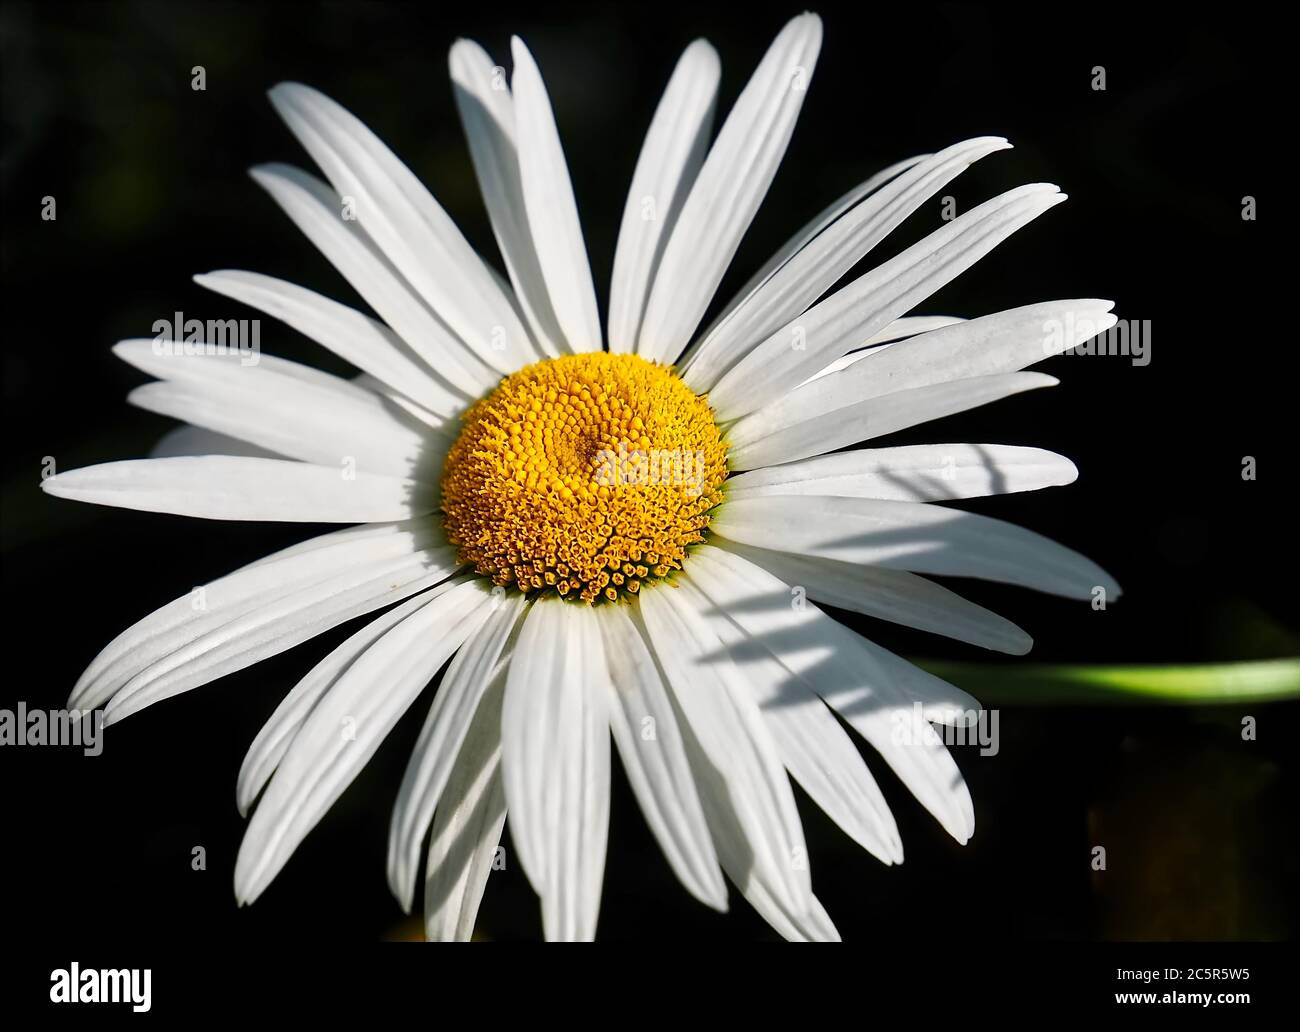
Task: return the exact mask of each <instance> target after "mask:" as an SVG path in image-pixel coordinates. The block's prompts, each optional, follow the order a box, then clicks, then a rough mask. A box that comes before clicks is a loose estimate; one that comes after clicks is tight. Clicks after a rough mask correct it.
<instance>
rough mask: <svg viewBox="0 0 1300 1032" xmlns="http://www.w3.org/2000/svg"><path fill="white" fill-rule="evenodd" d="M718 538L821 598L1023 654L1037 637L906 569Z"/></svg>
mask: <svg viewBox="0 0 1300 1032" xmlns="http://www.w3.org/2000/svg"><path fill="white" fill-rule="evenodd" d="M717 544H718V547H720V548H725V549H727V550H728V551H731V552H735V553H736V554H737V555H742V556H744V557H745V558H746V559H748V560H749V561H750V562H752V563H754V564H756V565H758V566H761V567H763V569H765V570H767V571H768V572H769V573H771V574H773V575H774V576H776V577H779V578H781V580H783V581H785V583H787V584H789V585H790V586H791V589H792V590H793V589H796V588H798V589H802V590H804V591H806V592H807V594H808V597H809V598H811V599H814V600H816V601H818V602H825V603H826V604H828V605H832V606H838V607H839V608H840V609H849V610H852V611H853V612H857V613H863V614H865V615H867V616H874V617H876V618H877V619H880V620H888V621H890V622H891V623H896V624H902V625H904V626H905V627H915V628H917V629H918V630H922V631H929V632H930V633H932V634H942V635H944V636H945V637H948V638H955V639H957V640H958V641H965V642H969V643H970V644H972V645H979V646H980V647H982V648H986V649H994V650H996V651H998V652H1007V653H1010V654H1011V655H1013V656H1023V655H1024V654H1025V653H1026V652H1028V651H1029V650H1030V648H1031V647H1032V646H1033V639H1032V638H1030V637H1029V635H1028V634H1026V633H1025V632H1024V631H1022V630H1021V629H1020V628H1019V627H1017V626H1016V625H1015V624H1013V623H1012V622H1011V621H1010V620H1007V619H1004V618H1003V617H1001V616H998V615H997V613H993V612H990V611H989V610H987V609H985V608H984V607H983V606H977V605H976V604H975V603H974V602H968V601H967V600H966V599H964V598H962V597H961V596H960V595H958V594H957V593H956V592H953V591H949V590H948V589H947V588H944V587H940V586H939V585H938V584H935V583H934V582H933V581H929V580H926V579H925V578H924V577H918V576H917V575H916V574H914V573H908V572H907V571H906V570H889V569H886V568H885V567H883V566H864V565H862V564H860V563H845V562H839V561H837V560H834V559H820V558H817V557H816V556H808V555H794V554H793V553H791V552H778V551H775V550H773V549H769V548H753V547H751V546H749V545H742V544H738V543H737V542H735V541H727V540H726V539H725V538H719V539H718V541H717Z"/></svg>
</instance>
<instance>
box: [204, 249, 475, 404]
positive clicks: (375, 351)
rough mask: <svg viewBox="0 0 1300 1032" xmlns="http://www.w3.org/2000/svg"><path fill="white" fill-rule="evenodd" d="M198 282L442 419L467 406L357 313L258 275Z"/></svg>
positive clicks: (232, 274)
mask: <svg viewBox="0 0 1300 1032" xmlns="http://www.w3.org/2000/svg"><path fill="white" fill-rule="evenodd" d="M194 282H195V283H197V284H198V285H199V286H201V287H206V288H207V289H208V290H214V291H216V292H217V293H218V294H224V295H225V296H226V297H231V298H234V299H235V300H236V301H242V302H243V303H244V304H246V305H251V306H252V307H254V308H257V309H259V310H260V311H263V312H265V313H266V314H267V315H270V316H273V317H274V318H276V319H279V320H281V321H282V322H285V323H287V324H288V325H289V326H292V327H293V328H294V329H295V330H297V331H298V332H299V333H302V334H303V335H305V336H307V337H310V338H311V339H312V340H314V341H316V342H317V343H318V344H320V345H322V346H323V347H326V348H328V349H329V350H330V351H332V352H334V353H335V354H336V355H338V356H339V357H341V358H344V359H346V360H347V361H349V362H351V363H352V364H353V365H354V366H356V367H357V368H358V369H360V370H362V371H363V372H366V373H369V374H370V375H371V376H373V377H375V378H376V379H377V380H379V381H381V382H382V383H384V384H385V385H386V386H388V387H390V388H392V389H393V390H396V391H400V392H401V393H402V394H404V395H406V396H407V397H409V398H411V399H412V400H413V401H417V402H419V403H420V404H421V405H423V406H424V407H425V408H427V409H429V411H431V412H434V413H436V414H437V415H439V416H442V417H443V418H448V417H450V416H454V415H456V414H457V413H458V412H460V411H461V410H462V409H463V408H464V407H465V396H464V395H463V394H461V393H460V392H459V391H458V390H456V388H454V387H452V386H451V385H450V384H448V383H447V382H446V381H445V380H442V379H441V378H440V377H439V376H438V375H437V374H436V373H434V372H433V371H432V370H431V369H429V367H428V365H427V364H426V363H425V362H424V360H423V359H421V358H420V357H419V355H418V354H416V352H415V351H413V350H412V349H411V346H410V345H409V344H407V343H406V342H405V341H404V340H402V338H401V337H399V336H398V335H397V334H396V333H394V332H393V331H392V330H390V329H389V328H388V327H387V326H385V325H384V324H383V323H381V322H378V321H377V320H375V319H371V318H370V317H369V316H367V315H363V314H362V313H361V312H358V311H357V310H356V309H355V308H349V307H348V306H347V305H341V304H339V303H338V302H337V301H332V300H331V299H329V298H327V297H324V296H323V295H321V294H317V293H316V292H315V291H311V290H308V289H306V288H305V287H299V286H296V285H295V284H293V283H287V282H285V281H284V280H279V279H274V278H272V277H270V276H263V275H260V274H259V273H256V272H240V271H237V270H224V271H221V272H209V273H206V274H204V275H200V276H195V277H194Z"/></svg>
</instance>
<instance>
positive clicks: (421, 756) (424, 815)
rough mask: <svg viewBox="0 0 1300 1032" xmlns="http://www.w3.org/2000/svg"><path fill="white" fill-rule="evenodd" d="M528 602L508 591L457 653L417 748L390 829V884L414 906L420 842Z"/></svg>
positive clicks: (407, 906)
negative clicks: (510, 594)
mask: <svg viewBox="0 0 1300 1032" xmlns="http://www.w3.org/2000/svg"><path fill="white" fill-rule="evenodd" d="M525 608H526V605H525V602H524V597H523V595H520V594H515V595H512V596H509V597H506V596H502V597H501V599H500V603H499V605H498V606H497V608H496V610H495V611H494V612H493V613H492V614H491V615H490V616H489V617H488V618H487V620H486V621H485V622H484V624H483V626H482V627H480V628H479V629H478V631H477V632H475V634H474V636H473V637H472V638H470V639H469V640H468V641H467V642H466V643H465V645H464V647H463V648H462V649H461V650H460V651H459V652H458V653H457V654H456V658H455V659H453V660H452V662H451V665H450V666H449V667H448V668H447V673H446V674H445V675H444V677H443V679H442V684H441V685H440V686H439V688H438V693H437V694H436V695H435V696H434V699H433V705H432V706H431V707H430V708H429V715H428V717H427V718H426V720H425V722H424V728H423V730H422V731H421V732H420V739H419V741H418V742H416V745H415V749H414V750H413V751H412V752H411V759H410V762H409V763H408V764H407V767H406V775H405V776H404V777H403V778H402V787H401V788H400V789H399V791H398V793H397V803H396V805H395V806H394V807H393V818H392V821H391V822H390V824H389V832H388V885H389V888H390V889H392V892H393V895H394V896H396V897H397V901H398V902H399V903H400V904H401V905H402V909H403V910H406V911H410V909H411V901H412V899H413V898H414V896H415V881H416V877H417V874H418V871H419V862H420V843H421V842H423V841H424V836H425V833H426V832H427V831H428V830H429V824H430V822H431V821H432V820H433V813H434V810H435V808H436V807H437V806H438V805H439V799H440V798H441V797H442V793H443V790H444V789H445V788H446V786H447V782H448V779H449V778H450V777H451V773H452V768H453V766H454V765H455V763H456V762H457V756H458V755H459V754H460V751H461V746H462V745H463V744H464V742H465V736H466V735H467V734H468V733H469V728H470V724H471V722H472V721H473V720H474V715H475V714H476V713H477V712H478V708H479V705H480V703H481V702H482V700H483V697H484V693H485V692H486V691H487V690H488V686H489V685H491V684H492V681H493V679H494V678H495V677H496V674H497V672H498V669H500V670H504V668H505V664H504V663H503V662H502V650H504V649H505V648H506V644H507V642H508V640H509V638H510V636H511V633H512V632H513V631H514V630H515V628H516V626H517V624H518V623H519V619H520V617H521V616H522V615H523V613H524V610H525Z"/></svg>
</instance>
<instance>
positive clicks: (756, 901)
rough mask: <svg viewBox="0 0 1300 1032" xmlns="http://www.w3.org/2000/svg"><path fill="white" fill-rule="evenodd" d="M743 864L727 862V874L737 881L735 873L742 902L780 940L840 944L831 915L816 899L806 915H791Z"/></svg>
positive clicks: (815, 898)
mask: <svg viewBox="0 0 1300 1032" xmlns="http://www.w3.org/2000/svg"><path fill="white" fill-rule="evenodd" d="M743 863H744V861H743V860H739V859H737V860H734V861H730V860H729V861H728V867H727V873H728V874H730V875H731V877H732V878H733V879H735V878H736V876H737V873H738V874H739V875H740V878H741V889H740V891H741V892H742V893H743V894H744V897H745V899H747V900H748V901H749V905H750V906H752V907H753V908H754V909H755V910H756V911H758V915H759V917H761V918H762V919H763V920H764V921H766V922H767V923H768V924H770V925H771V926H772V927H773V928H774V929H775V930H776V932H777V933H778V934H779V935H781V937H782V938H784V939H786V940H787V941H788V942H839V941H840V933H839V931H838V930H837V929H836V927H835V925H834V924H832V923H831V918H830V915H829V914H828V913H826V908H825V907H823V906H822V905H821V901H820V900H818V899H817V897H816V896H814V897H813V900H812V905H811V906H810V907H809V908H808V910H807V911H805V912H804V913H801V914H795V913H791V912H790V911H789V910H786V909H785V908H784V907H782V906H781V904H780V902H779V901H778V900H777V899H776V897H775V896H773V895H772V893H771V892H770V891H769V890H768V888H767V886H765V885H763V884H762V882H760V881H758V880H757V879H755V878H753V877H752V876H751V875H750V874H749V873H748V872H746V871H745V870H744V867H743ZM733 872H734V873H733Z"/></svg>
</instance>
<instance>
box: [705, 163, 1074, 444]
mask: <svg viewBox="0 0 1300 1032" xmlns="http://www.w3.org/2000/svg"><path fill="white" fill-rule="evenodd" d="M1063 200H1065V195H1064V194H1061V193H1059V192H1057V189H1056V187H1054V186H1052V185H1051V184H1048V183H1034V184H1031V185H1029V186H1022V187H1019V188H1017V189H1015V190H1010V191H1008V192H1007V193H1004V194H1002V195H1001V196H999V197H995V198H993V199H992V200H990V201H986V202H984V203H983V204H981V205H979V206H978V207H976V208H973V209H972V210H970V211H968V212H966V213H965V214H964V215H961V216H959V217H958V218H956V219H954V220H953V221H952V222H950V223H948V224H947V225H946V226H944V227H943V228H942V229H938V230H936V231H935V232H933V233H931V234H930V235H929V236H927V237H926V238H925V239H923V240H921V241H918V242H917V243H915V244H913V245H912V246H911V247H909V248H907V250H905V251H903V252H902V253H901V254H899V255H898V256H897V257H895V258H892V259H890V260H889V261H887V262H885V263H884V264H883V265H880V266H877V267H876V268H875V269H872V270H871V271H870V272H868V273H865V274H864V275H862V276H859V277H858V278H857V279H856V280H854V281H853V282H852V283H850V284H849V285H848V286H846V287H843V288H841V289H840V290H838V291H836V292H835V293H834V294H832V295H831V296H830V297H828V298H826V299H825V300H824V301H820V302H818V303H817V304H816V305H814V306H813V307H812V308H810V309H808V311H806V312H804V313H803V314H802V315H800V316H798V317H796V318H795V319H793V320H791V322H790V323H788V324H787V325H786V326H785V327H783V328H782V329H780V330H778V331H776V333H774V334H772V336H770V337H768V338H767V339H766V340H765V341H763V342H762V343H761V344H759V345H757V346H756V347H754V348H752V349H750V351H749V352H748V353H747V354H746V355H745V356H744V357H743V358H742V359H740V361H738V362H737V363H736V364H735V365H733V366H732V367H731V368H730V369H729V370H728V371H727V372H726V373H725V374H724V375H723V377H722V379H720V380H719V381H718V382H717V384H715V385H714V387H713V388H712V389H711V390H710V392H709V399H710V402H711V404H712V405H713V407H714V408H715V409H716V410H717V411H718V412H719V413H721V414H722V415H723V417H724V418H728V419H732V418H735V417H737V416H741V415H744V414H745V413H747V412H753V411H755V410H757V409H760V408H762V407H763V406H765V405H768V404H770V403H771V402H772V401H774V400H775V399H777V398H779V397H780V396H781V395H783V394H784V393H786V391H788V390H789V389H790V385H791V384H796V383H801V382H803V381H804V380H806V379H808V378H809V377H810V376H812V375H813V374H814V373H816V372H818V371H819V370H820V369H823V368H825V367H826V366H827V365H828V364H829V363H830V362H832V361H833V360H834V359H836V358H838V357H839V356H840V355H843V354H845V353H846V352H848V351H850V350H852V349H853V348H856V347H858V346H860V345H861V344H862V343H863V342H864V341H866V340H868V339H869V338H870V337H871V336H872V335H873V334H875V333H877V332H879V331H880V330H882V329H884V328H885V326H887V325H888V324H889V323H891V322H892V321H893V320H895V319H897V318H898V317H899V316H900V315H903V314H904V313H906V312H907V311H909V310H910V309H912V308H913V307H915V306H916V305H917V304H918V303H920V302H921V301H923V300H924V299H925V298H927V297H929V296H930V295H931V294H933V293H934V292H935V291H936V290H938V289H939V288H940V287H941V286H943V285H944V284H945V283H947V282H949V281H950V280H952V279H955V278H956V277H957V276H959V275H960V274H961V273H962V272H964V271H965V270H966V269H968V268H970V267H971V266H972V265H974V264H975V263H976V262H977V261H979V259H980V258H982V257H983V256H984V255H986V254H988V252H989V251H991V250H993V248H994V247H996V246H997V245H998V244H1000V243H1001V242H1002V241H1003V240H1005V239H1006V238H1007V237H1009V236H1010V235H1011V234H1012V233H1014V232H1015V231H1016V230H1018V229H1020V228H1021V227H1022V226H1025V225H1027V224H1028V223H1029V222H1031V221H1033V220H1034V219H1035V218H1037V217H1038V216H1039V215H1041V214H1042V213H1043V212H1045V211H1047V210H1048V209H1049V208H1051V207H1054V206H1055V205H1057V204H1059V203H1061V201H1063Z"/></svg>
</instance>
